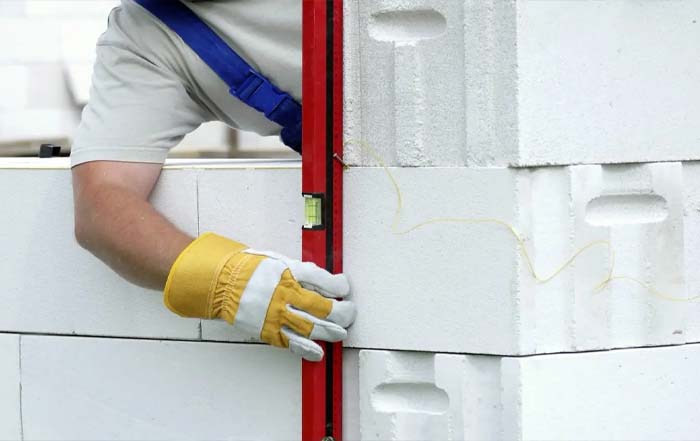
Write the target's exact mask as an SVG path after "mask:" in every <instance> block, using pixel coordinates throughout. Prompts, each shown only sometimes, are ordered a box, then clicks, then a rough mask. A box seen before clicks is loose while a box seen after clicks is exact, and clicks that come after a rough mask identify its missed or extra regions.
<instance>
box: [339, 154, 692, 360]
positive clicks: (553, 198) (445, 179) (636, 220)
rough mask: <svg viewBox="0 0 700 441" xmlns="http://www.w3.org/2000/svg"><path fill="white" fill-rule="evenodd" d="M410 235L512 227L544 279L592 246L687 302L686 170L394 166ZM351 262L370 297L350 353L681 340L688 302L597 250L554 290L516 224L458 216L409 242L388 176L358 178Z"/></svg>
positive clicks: (351, 185)
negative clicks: (650, 289)
mask: <svg viewBox="0 0 700 441" xmlns="http://www.w3.org/2000/svg"><path fill="white" fill-rule="evenodd" d="M391 172H392V173H393V174H394V176H395V177H396V179H397V182H398V185H399V186H400V188H401V191H402V197H403V212H402V214H401V219H400V222H399V224H400V225H399V228H398V229H399V230H405V229H407V228H410V227H412V226H414V225H416V224H419V223H421V222H424V221H426V220H429V219H434V218H465V219H484V218H486V219H498V220H502V221H505V222H507V223H510V224H512V225H513V226H514V228H515V229H516V230H517V231H518V232H519V233H520V234H521V236H522V237H523V238H524V240H525V246H526V249H527V250H528V253H529V255H530V256H531V258H532V260H533V264H534V267H535V270H536V271H537V272H538V273H539V275H540V276H541V277H546V276H548V275H550V274H552V273H553V272H554V271H555V270H556V269H557V268H559V267H560V266H561V265H562V264H564V263H565V262H566V261H567V260H568V259H569V258H570V257H571V256H573V255H574V254H575V253H576V252H577V251H578V250H580V249H581V248H583V247H585V246H587V245H588V244H590V243H591V242H593V241H607V242H608V243H609V244H610V245H611V247H612V249H613V250H614V253H615V261H614V263H615V266H614V273H613V275H614V276H623V275H624V276H628V277H634V278H636V279H638V280H640V281H642V282H644V283H647V284H649V285H652V286H653V287H654V288H655V289H657V290H658V291H661V292H662V293H664V294H667V295H673V296H677V297H680V298H685V296H686V286H685V282H684V272H685V269H684V256H683V253H684V251H683V250H684V242H683V236H684V234H683V201H682V198H683V186H682V185H683V184H682V182H683V178H682V174H683V173H682V167H681V165H680V164H679V163H659V164H642V165H604V166H598V165H587V166H572V167H550V168H541V169H532V170H529V169H469V168H443V169H438V168H412V169H409V168H403V169H391ZM345 191H346V193H345V207H344V210H345V224H344V229H345V231H344V244H345V245H344V246H345V249H344V253H345V254H344V264H345V271H346V272H347V273H348V275H349V277H350V280H351V285H352V289H353V296H354V299H355V301H356V302H357V303H358V307H359V311H358V316H357V321H356V322H355V324H354V325H353V327H352V328H351V332H350V336H349V339H348V341H347V344H348V346H350V347H358V348H382V349H403V350H424V351H431V352H432V351H445V352H470V353H489V354H532V353H542V352H560V351H572V350H589V349H603V348H614V347H625V346H643V345H661V344H677V343H683V342H686V341H688V340H687V337H686V336H685V335H684V330H685V329H686V327H687V325H686V318H687V317H688V313H689V309H688V308H689V305H688V303H687V302H672V301H668V300H664V299H660V298H658V297H656V296H654V295H652V294H651V293H650V292H648V290H645V289H644V288H642V287H641V286H639V285H638V284H636V283H634V282H631V281H629V280H613V281H612V282H611V283H610V284H609V285H608V286H607V287H606V288H605V289H604V290H603V291H602V292H600V293H596V291H595V288H596V287H597V286H598V285H599V283H600V282H601V281H603V280H604V279H605V278H606V277H607V275H608V272H609V268H610V265H611V263H612V262H611V259H610V253H609V250H608V248H607V247H606V246H601V245H598V246H594V247H592V248H590V249H588V250H587V251H586V252H584V253H583V254H582V255H581V256H580V257H579V259H578V260H576V261H575V262H574V265H572V266H571V267H567V268H566V269H565V270H563V271H562V272H561V274H559V275H558V277H556V278H554V279H553V280H552V281H550V282H549V283H544V284H542V283H537V282H536V281H535V279H534V278H533V277H532V276H531V275H530V273H529V271H528V269H527V265H526V263H525V260H524V259H523V257H522V256H521V253H520V250H519V247H518V244H517V242H516V240H515V239H514V237H513V235H512V234H511V233H510V232H509V230H508V228H507V227H505V226H504V225H501V224H497V223H493V222H485V223H462V222H454V221H448V222H443V223H433V224H429V225H426V226H424V227H422V228H420V229H418V230H415V231H411V232H409V233H407V234H395V233H394V232H392V228H391V224H392V221H393V219H394V213H395V209H396V204H397V199H396V195H395V193H394V190H393V187H392V185H391V183H390V181H389V180H388V179H387V176H386V174H385V171H384V170H382V169H379V168H374V169H372V168H361V169H351V170H349V171H347V172H346V173H345Z"/></svg>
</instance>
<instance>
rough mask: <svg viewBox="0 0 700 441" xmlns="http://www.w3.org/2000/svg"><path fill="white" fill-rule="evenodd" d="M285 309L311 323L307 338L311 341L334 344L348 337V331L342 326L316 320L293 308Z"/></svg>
mask: <svg viewBox="0 0 700 441" xmlns="http://www.w3.org/2000/svg"><path fill="white" fill-rule="evenodd" d="M287 309H289V311H291V312H292V313H293V314H296V315H298V316H300V317H302V318H304V319H306V320H308V321H309V322H311V323H313V328H312V329H311V333H310V334H309V335H308V337H309V338H310V339H312V340H323V341H330V342H336V341H341V340H344V339H345V337H347V336H348V331H346V330H345V329H344V328H343V327H342V326H339V325H336V324H335V323H331V322H329V321H327V320H321V319H318V318H316V317H314V316H312V315H311V314H308V313H306V312H304V311H300V310H298V309H296V308H294V307H293V306H289V305H288V306H287Z"/></svg>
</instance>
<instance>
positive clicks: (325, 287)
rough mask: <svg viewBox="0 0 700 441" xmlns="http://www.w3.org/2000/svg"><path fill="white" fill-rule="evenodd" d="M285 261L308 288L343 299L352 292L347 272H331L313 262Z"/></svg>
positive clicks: (298, 280) (298, 279)
mask: <svg viewBox="0 0 700 441" xmlns="http://www.w3.org/2000/svg"><path fill="white" fill-rule="evenodd" d="M285 263H287V265H288V266H289V269H290V270H291V271H292V275H293V276H294V278H295V279H296V280H297V282H299V284H301V286H303V287H304V288H306V289H309V290H312V291H316V292H318V293H321V294H322V295H323V296H324V297H330V298H335V299H342V298H343V297H346V296H347V295H348V294H349V293H350V282H348V278H347V277H346V276H345V274H331V273H329V272H328V271H326V270H324V269H323V268H320V267H318V266H317V265H316V264H314V263H311V262H299V261H298V260H292V261H289V262H285Z"/></svg>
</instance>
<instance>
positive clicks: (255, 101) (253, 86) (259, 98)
mask: <svg viewBox="0 0 700 441" xmlns="http://www.w3.org/2000/svg"><path fill="white" fill-rule="evenodd" d="M229 92H230V93H231V95H233V96H235V97H236V98H238V99H239V100H241V101H243V102H244V103H246V104H248V105H249V106H251V107H252V108H254V109H255V110H257V111H259V112H262V113H264V114H265V116H266V117H267V118H269V119H271V120H273V121H275V122H276V123H278V124H280V125H282V126H287V125H289V124H293V123H294V122H295V121H293V120H290V119H289V118H288V117H287V115H285V114H286V113H288V112H285V111H284V109H286V108H288V107H289V104H288V103H286V101H292V102H293V103H294V104H296V102H295V101H294V99H293V98H292V97H291V96H289V94H287V93H285V92H282V91H280V90H279V89H277V88H276V87H275V86H273V85H272V83H270V81H268V80H267V78H265V77H263V76H262V75H260V74H259V73H258V72H255V71H253V70H249V71H248V72H247V74H246V77H245V79H244V80H243V82H242V83H241V84H240V85H239V86H238V87H231V88H230V89H229ZM283 104H284V105H283ZM278 109H279V110H281V111H282V112H278ZM279 120H283V121H279ZM284 120H287V121H284Z"/></svg>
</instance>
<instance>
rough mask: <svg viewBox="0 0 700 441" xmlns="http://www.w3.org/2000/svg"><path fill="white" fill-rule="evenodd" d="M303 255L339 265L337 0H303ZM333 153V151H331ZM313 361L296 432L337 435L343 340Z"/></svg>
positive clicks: (305, 369)
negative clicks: (300, 428)
mask: <svg viewBox="0 0 700 441" xmlns="http://www.w3.org/2000/svg"><path fill="white" fill-rule="evenodd" d="M302 29H303V31H302V39H303V49H302V53H303V58H302V74H303V75H302V76H303V79H302V95H303V106H302V109H303V110H302V112H303V122H302V127H303V133H302V136H303V138H302V146H303V155H302V176H303V177H302V192H303V193H304V204H305V214H306V220H305V225H304V229H303V232H302V258H303V260H305V261H311V262H315V263H316V264H317V265H319V266H321V267H323V268H326V269H327V270H329V271H331V272H333V273H338V272H341V271H342V269H343V261H342V259H343V254H342V246H343V243H342V239H343V216H342V215H343V204H342V196H343V176H342V173H343V169H342V164H341V162H340V161H337V160H335V158H340V157H341V156H342V150H343V135H342V133H343V3H342V0H303V22H302ZM336 155H337V156H336ZM322 346H323V347H324V350H325V352H326V355H325V357H324V359H323V360H322V361H320V362H318V363H311V362H306V361H304V362H302V381H301V383H302V410H301V416H302V439H303V440H304V441H321V440H323V439H326V440H328V439H333V440H336V441H340V440H341V437H342V430H343V428H342V361H343V348H342V344H340V343H337V344H322Z"/></svg>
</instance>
